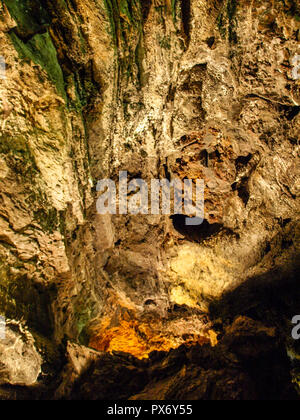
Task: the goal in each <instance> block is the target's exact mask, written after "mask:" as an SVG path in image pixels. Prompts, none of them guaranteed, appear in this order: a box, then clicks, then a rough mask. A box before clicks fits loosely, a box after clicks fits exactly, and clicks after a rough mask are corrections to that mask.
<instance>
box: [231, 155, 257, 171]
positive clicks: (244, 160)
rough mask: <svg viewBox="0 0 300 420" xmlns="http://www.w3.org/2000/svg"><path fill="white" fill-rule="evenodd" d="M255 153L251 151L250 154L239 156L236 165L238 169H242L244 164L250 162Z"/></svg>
mask: <svg viewBox="0 0 300 420" xmlns="http://www.w3.org/2000/svg"><path fill="white" fill-rule="evenodd" d="M252 157H253V155H252V154H251V153H249V155H248V156H239V157H238V158H237V159H236V161H235V165H236V168H237V170H240V169H242V168H243V167H244V166H247V165H248V163H249V162H250V160H251V159H252Z"/></svg>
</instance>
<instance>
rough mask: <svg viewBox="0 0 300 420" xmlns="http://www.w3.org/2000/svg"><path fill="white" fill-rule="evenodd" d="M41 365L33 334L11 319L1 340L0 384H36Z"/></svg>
mask: <svg viewBox="0 0 300 420" xmlns="http://www.w3.org/2000/svg"><path fill="white" fill-rule="evenodd" d="M41 365H42V359H41V357H40V355H39V353H38V352H37V350H36V348H35V345H34V339H33V337H32V335H31V334H30V333H29V331H26V330H25V329H24V328H23V327H22V325H21V324H19V323H17V322H14V321H9V322H8V323H7V325H6V330H5V338H4V337H2V338H1V341H0V385H18V386H31V385H35V384H36V383H37V379H38V377H39V375H40V373H41Z"/></svg>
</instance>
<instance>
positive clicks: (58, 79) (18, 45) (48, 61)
mask: <svg viewBox="0 0 300 420" xmlns="http://www.w3.org/2000/svg"><path fill="white" fill-rule="evenodd" d="M9 36H10V38H11V40H12V42H13V44H14V47H15V49H16V50H17V52H18V54H19V56H20V58H21V59H26V58H29V59H30V60H32V61H33V62H34V63H35V64H38V65H40V66H41V67H42V68H43V69H44V70H45V71H46V72H47V74H48V76H49V78H50V80H51V81H52V83H53V84H54V85H55V86H56V89H57V92H58V93H59V94H60V95H61V96H62V97H63V98H64V99H65V100H67V96H66V91H65V82H64V76H63V72H62V69H61V67H60V65H59V62H58V59H57V52H56V49H55V47H54V45H53V42H52V39H51V37H50V34H49V32H48V31H47V32H46V33H44V34H37V35H35V36H33V37H32V38H31V39H30V40H29V41H28V42H26V43H25V42H23V41H22V40H21V39H20V38H19V37H18V36H17V35H16V34H15V33H14V32H11V33H10V35H9Z"/></svg>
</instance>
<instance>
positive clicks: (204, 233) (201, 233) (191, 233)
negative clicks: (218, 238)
mask: <svg viewBox="0 0 300 420" xmlns="http://www.w3.org/2000/svg"><path fill="white" fill-rule="evenodd" d="M186 218H187V217H186V216H184V215H182V214H175V215H173V216H171V219H172V222H173V226H174V228H175V230H176V231H177V232H179V233H180V234H181V235H183V236H184V237H185V238H186V239H187V240H189V241H191V242H202V241H204V240H205V239H209V238H211V237H212V236H214V235H217V234H218V233H219V232H221V231H222V230H223V225H221V224H219V223H213V224H210V223H209V222H208V221H207V220H204V221H203V223H202V224H201V225H198V226H187V225H186V224H185V222H186Z"/></svg>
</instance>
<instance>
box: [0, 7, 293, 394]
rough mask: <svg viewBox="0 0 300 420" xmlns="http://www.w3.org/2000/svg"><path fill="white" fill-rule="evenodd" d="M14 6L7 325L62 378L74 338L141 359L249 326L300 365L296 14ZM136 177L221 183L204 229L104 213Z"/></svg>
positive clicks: (5, 207) (3, 271)
mask: <svg viewBox="0 0 300 420" xmlns="http://www.w3.org/2000/svg"><path fill="white" fill-rule="evenodd" d="M0 3H1V7H0V50H1V54H2V55H3V56H4V57H5V60H6V64H7V66H6V72H7V78H6V80H2V79H0V99H1V104H0V108H1V109H0V112H1V127H0V128H1V135H0V314H1V315H5V316H6V317H9V318H13V319H20V318H23V319H24V320H25V321H26V322H27V325H28V326H29V328H30V331H32V333H33V334H34V335H35V337H38V340H39V345H40V347H41V348H42V349H43V355H44V358H45V361H46V363H47V366H48V368H47V369H50V371H51V372H52V373H51V374H52V375H58V373H59V372H58V371H59V370H60V366H61V362H62V360H63V359H62V360H56V359H57V357H56V355H57V354H63V353H64V351H65V343H66V340H72V341H74V342H75V343H80V344H84V345H85V346H91V347H93V348H95V349H98V350H100V351H110V352H111V351H119V352H120V351H121V352H129V353H131V354H133V355H134V356H136V357H138V358H140V359H141V358H143V357H145V356H147V355H148V354H149V353H150V352H151V351H153V350H163V351H168V350H170V349H172V348H178V346H180V345H181V344H183V343H189V344H192V343H194V344H197V343H200V344H203V343H207V344H208V343H210V344H211V345H212V346H215V345H216V344H217V341H218V340H217V335H218V333H219V332H220V331H223V330H225V329H226V327H227V326H228V325H231V324H232V323H233V321H234V319H235V318H236V317H238V316H240V315H242V316H247V317H249V318H252V319H253V320H254V321H255V322H256V321H258V322H262V323H263V324H266V327H269V328H274V327H276V328H277V330H276V340H277V341H278V342H280V343H283V344H282V345H283V348H284V346H285V347H286V348H288V351H289V354H294V353H295V354H296V355H297V354H299V349H298V348H297V347H298V343H295V342H291V339H290V331H291V323H290V320H291V319H292V317H293V316H294V315H295V314H296V313H298V312H299V309H298V308H299V304H300V298H299V292H298V290H299V288H298V278H299V254H300V252H299V244H300V241H299V177H300V173H299V121H300V113H299V109H300V108H299V106H300V90H299V89H300V85H299V80H298V81H297V80H293V78H292V59H293V57H294V56H295V54H300V50H299V41H300V40H299V31H300V22H299V19H300V18H299V16H300V12H299V6H298V4H297V2H295V1H294V0H285V1H279V0H274V1H272V2H270V1H269V0H242V1H239V2H237V1H235V0H223V1H221V0H185V1H179V0H178V1H172V2H170V1H164V0H159V1H150V0H149V1H148V0H140V1H132V0H125V1H122V3H120V2H119V1H117V0H105V1H104V0H103V1H102V0H99V1H98V0H97V1H96V0H86V1H82V0H72V1H65V2H62V1H59V0H57V1H55V2H54V1H50V0H49V1H48V0H46V1H45V2H43V5H42V6H41V4H40V2H38V1H37V0H26V1H23V2H19V1H17V2H16V1H15V0H1V2H0ZM120 170H127V171H128V176H129V178H130V179H131V178H136V177H139V178H140V177H142V178H144V179H145V180H150V179H151V178H158V177H160V178H165V177H169V178H171V179H172V178H174V177H179V178H181V179H184V178H186V177H187V178H192V179H196V178H202V179H204V180H205V185H206V204H205V211H206V214H205V222H204V224H203V225H201V226H200V227H198V228H192V229H188V228H186V227H185V226H184V225H183V224H182V219H180V218H179V217H176V216H175V217H173V218H170V217H167V216H129V215H128V216H112V217H109V216H105V217H101V216H99V215H98V214H97V213H96V204H95V203H96V199H97V193H96V184H97V181H98V180H99V179H101V178H113V179H115V180H117V179H118V173H119V171H120ZM249 328H250V327H249ZM232 345H233V344H232ZM250 349H251V347H250ZM107 357H108V356H107ZM58 359H59V356H58ZM111 360H113V359H111ZM276 360H277V361H278V363H281V360H282V359H280V358H279V359H276ZM295 360H297V358H293V364H294V363H296V362H295ZM112 363H113V361H112ZM284 363H285V362H284ZM284 367H285V368H286V369H287V370H289V369H292V368H294V372H296V373H294V375H295V376H294V377H295V378H297V377H298V376H297V375H298V374H297V369H298V367H297V366H293V365H291V366H289V367H288V366H287V365H285V364H284ZM229 376H230V375H229ZM295 380H296V381H297V379H295ZM243 381H244V379H243V378H241V381H240V383H239V385H238V384H237V385H236V386H237V388H238V389H239V391H238V392H242V391H241V390H240V388H243V386H244V385H243V383H244V382H243ZM246 382H247V381H246ZM223 385H224V384H223ZM223 385H222V386H223ZM53 386H54V385H53ZM224 386H225V385H224ZM245 386H246V385H245ZM229 388H230V386H229V384H228V389H229ZM140 391H142V389H140V390H138V391H137V392H136V393H138V392H140ZM228 392H229V393H230V391H228ZM132 395H133V394H132ZM224 395H225V394H224ZM249 395H250V394H249ZM119 396H120V395H119ZM210 397H212V395H210Z"/></svg>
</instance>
